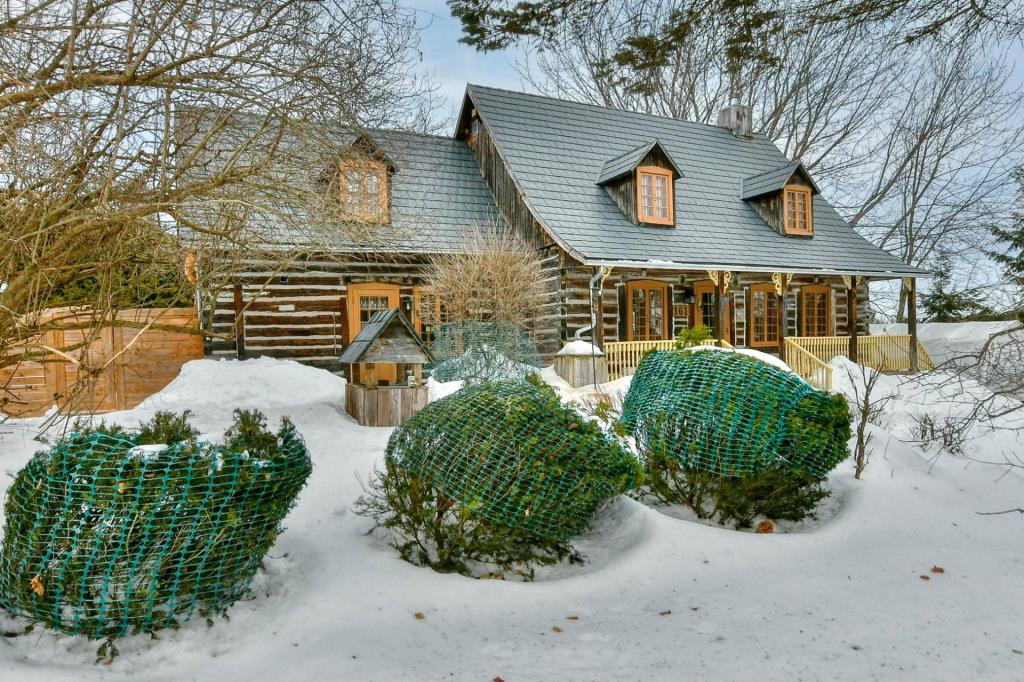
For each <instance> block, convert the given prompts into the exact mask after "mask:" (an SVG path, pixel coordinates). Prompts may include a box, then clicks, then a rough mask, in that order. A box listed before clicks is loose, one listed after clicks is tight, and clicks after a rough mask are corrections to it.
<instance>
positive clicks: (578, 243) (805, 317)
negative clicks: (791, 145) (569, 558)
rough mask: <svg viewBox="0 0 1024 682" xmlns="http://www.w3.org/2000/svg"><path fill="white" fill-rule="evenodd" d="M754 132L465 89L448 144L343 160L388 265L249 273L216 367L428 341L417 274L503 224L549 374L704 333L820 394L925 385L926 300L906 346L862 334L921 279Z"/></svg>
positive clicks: (341, 187) (426, 141) (381, 139)
mask: <svg viewBox="0 0 1024 682" xmlns="http://www.w3.org/2000/svg"><path fill="white" fill-rule="evenodd" d="M751 129H752V122H751V110H750V108H749V107H745V106H741V105H738V104H733V105H731V106H729V107H728V108H726V109H725V110H723V111H722V112H721V114H720V117H719V125H717V126H714V125H705V124H697V123H691V122H687V121H681V120H676V119H671V118H664V117H660V116H653V115H647V114H641V113H634V112H628V111H621V110H616V109H611V108H605V107H600V106H594V105H589V104H581V103H575V102H567V101H560V100H557V99H552V98H549V97H543V96H537V95H529V94H523V93H518V92H511V91H506V90H499V89H495V88H488V87H482V86H478V85H469V86H468V87H467V89H466V94H465V99H464V103H463V105H462V109H461V113H460V115H459V118H458V122H457V125H456V129H455V133H454V135H453V136H451V137H438V136H430V135H419V134H411V133H399V132H388V131H377V132H371V133H365V134H360V135H357V136H354V137H353V139H352V140H351V143H350V144H349V145H348V146H347V147H345V148H344V149H339V151H338V159H337V166H336V169H335V171H334V172H336V173H337V174H338V183H337V184H338V192H339V201H341V202H343V204H345V205H347V206H350V207H352V208H353V210H356V211H358V212H359V213H360V214H362V215H363V216H366V217H369V218H370V219H372V220H379V221H380V222H381V223H382V224H386V225H389V226H394V227H396V228H401V230H402V235H403V236H402V237H401V240H400V243H398V245H397V246H395V248H394V249H393V250H392V252H391V253H389V254H388V255H387V256H386V257H382V256H381V255H380V254H379V253H372V252H371V251H370V250H361V249H359V248H358V246H355V247H353V248H351V249H350V250H349V251H347V252H346V253H344V254H340V255H339V254H338V253H333V254H331V257H330V258H321V259H318V258H317V257H315V256H310V257H308V258H306V259H304V260H303V261H302V262H301V265H296V266H295V267H294V269H292V270H289V271H287V272H281V273H268V272H266V271H264V270H261V267H260V263H259V262H258V259H254V260H253V261H252V262H251V263H250V264H249V268H250V269H249V270H248V271H246V272H239V273H238V275H237V278H236V279H235V281H234V283H233V288H232V289H231V290H228V291H224V292H221V293H220V295H218V296H217V297H216V303H215V306H214V308H213V310H212V315H210V316H208V318H207V319H208V320H209V324H210V325H211V326H212V328H213V329H214V330H215V331H220V332H230V331H232V330H234V332H235V341H234V342H231V341H215V342H214V343H213V344H212V345H211V346H210V348H209V352H210V353H212V354H213V355H215V356H225V355H229V356H241V357H245V356H251V355H271V356H276V357H286V358H294V359H297V360H301V361H303V362H307V363H311V364H316V365H319V366H324V367H327V368H329V369H338V358H339V356H340V354H341V352H342V349H343V348H344V347H345V346H346V344H348V343H349V342H350V341H351V340H352V339H353V338H355V336H356V335H357V334H358V332H359V330H360V329H361V327H362V325H364V324H366V323H367V322H368V320H369V319H370V318H371V317H372V316H373V315H374V314H375V313H376V312H377V311H379V310H383V309H390V308H400V309H402V310H403V312H405V313H406V315H407V317H408V318H409V319H410V320H411V321H412V324H413V327H414V328H415V329H416V330H417V331H418V332H419V333H420V334H423V335H425V336H429V335H430V333H431V331H430V330H431V327H432V326H433V325H436V324H438V323H440V322H442V321H443V311H444V308H443V301H439V300H437V298H436V297H435V296H433V295H432V294H431V292H429V291H427V290H426V289H425V288H424V287H423V286H422V272H423V268H424V266H425V265H426V264H427V263H428V262H429V258H430V256H431V254H435V253H441V252H445V251H450V250H452V249H458V248H459V245H460V243H462V241H463V238H464V236H465V235H466V233H467V231H468V230H470V229H473V227H474V225H477V224H479V223H482V222H488V221H496V224H498V225H500V226H501V227H502V229H508V230H512V231H514V232H515V234H517V235H518V236H519V237H520V238H522V239H523V240H524V241H526V243H528V244H530V245H532V246H533V247H534V248H536V249H537V251H538V252H540V253H541V254H542V255H543V263H544V267H545V271H546V273H547V278H546V280H547V282H548V283H549V285H550V287H551V292H552V296H551V298H550V301H549V302H548V303H547V304H546V305H544V306H543V308H542V309H539V310H538V311H537V315H536V326H535V329H534V330H533V333H534V336H535V340H536V343H537V345H538V348H539V350H540V351H541V353H542V355H544V356H545V358H548V359H550V358H551V357H553V356H554V354H555V353H556V352H557V351H558V350H559V349H560V348H561V346H562V344H563V343H564V342H566V341H567V340H570V339H572V338H573V337H574V336H575V335H577V333H578V332H581V330H582V335H583V336H584V337H587V338H592V339H593V341H594V342H595V343H596V344H597V345H598V346H601V347H602V348H604V349H605V351H606V354H607V355H608V360H609V364H610V367H611V370H612V373H613V375H618V374H621V373H624V372H628V371H629V366H630V365H632V364H635V360H636V358H637V357H638V356H639V354H640V353H642V352H644V351H646V350H649V349H652V348H664V347H669V346H671V343H672V339H673V338H674V337H675V335H676V334H677V333H678V332H679V331H680V330H682V329H684V328H687V327H693V326H694V325H697V324H703V325H706V326H708V327H710V328H711V329H713V331H714V337H715V339H717V340H718V341H717V342H718V343H720V344H723V345H733V346H737V347H750V348H755V349H759V350H763V351H767V352H771V353H775V354H779V355H781V356H783V357H784V358H785V359H786V360H787V361H788V362H790V364H791V365H792V366H793V367H794V369H796V370H797V371H798V372H799V373H801V374H802V375H804V376H805V377H806V378H808V379H809V380H811V381H812V382H813V383H817V384H819V385H827V384H829V383H830V378H829V377H830V373H831V370H830V369H829V368H828V366H827V362H828V360H830V359H831V358H832V357H833V356H835V355H838V354H845V355H849V356H851V357H856V358H859V359H860V361H861V362H864V363H866V364H874V365H875V366H878V367H880V368H882V369H887V370H894V371H915V370H916V369H917V368H918V366H919V365H920V364H921V363H922V362H924V361H925V359H926V354H925V353H924V352H923V349H921V347H920V346H919V344H918V342H917V339H916V325H915V321H916V312H915V309H914V306H913V301H914V299H915V297H914V296H911V297H910V301H911V308H910V320H911V324H910V329H909V331H910V333H909V334H908V335H907V336H906V337H882V338H880V337H870V336H867V318H866V312H867V306H866V305H865V304H866V302H867V297H868V284H869V282H871V281H876V280H883V279H896V278H905V280H906V281H907V282H908V284H909V285H910V286H911V288H913V286H914V282H915V278H917V277H919V276H922V275H923V274H924V273H923V272H921V271H920V270H918V269H916V268H914V267H912V266H909V265H907V264H905V263H903V262H901V261H900V260H899V259H897V258H896V257H894V256H892V255H891V254H889V253H887V252H885V251H883V250H882V249H880V248H878V247H876V246H874V245H873V244H871V243H869V242H868V241H867V240H865V239H864V238H863V237H861V236H860V235H858V234H857V233H856V231H854V229H853V228H852V227H851V226H850V225H849V224H848V223H847V222H846V221H845V220H843V218H842V217H841V216H840V215H839V214H838V213H837V212H836V211H835V209H834V208H833V207H832V206H831V205H830V204H829V203H828V201H827V200H826V199H825V198H824V197H823V196H822V195H821V193H820V191H819V188H818V186H817V185H816V184H815V182H814V179H813V178H812V177H811V174H810V173H809V172H808V171H807V169H806V168H805V167H804V166H803V164H802V163H800V161H799V160H791V159H788V158H786V157H785V156H784V155H783V154H782V152H780V151H779V150H778V148H776V147H775V146H774V144H773V143H772V142H770V141H769V140H768V139H767V138H766V137H764V136H763V135H759V134H752V132H751ZM826 375H828V376H826ZM385 380H386V379H385Z"/></svg>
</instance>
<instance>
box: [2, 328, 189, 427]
mask: <svg viewBox="0 0 1024 682" xmlns="http://www.w3.org/2000/svg"><path fill="white" fill-rule="evenodd" d="M60 314H61V315H62V317H67V312H66V311H64V312H62V313H60ZM85 314H86V313H81V315H85ZM67 319H68V322H73V320H74V318H73V317H71V318H67ZM117 319H118V320H121V321H124V322H131V323H132V325H146V324H159V325H163V326H171V327H190V328H192V329H195V328H196V325H197V321H196V312H195V310H193V309H191V308H155V309H130V310H123V311H121V312H120V313H119V314H118V316H117ZM93 333H94V334H95V332H93ZM87 334H89V331H88V330H77V329H66V330H57V331H49V332H46V333H45V335H44V336H43V338H42V339H41V340H40V343H39V344H38V345H43V346H47V347H49V348H53V349H60V348H68V347H73V346H75V345H76V344H81V343H83V342H84V341H85V340H86V335H87ZM68 355H69V356H70V358H64V357H61V356H60V355H57V354H54V355H52V356H51V357H48V358H46V359H44V360H42V361H39V362H36V361H25V362H21V363H18V364H17V365H15V366H12V367H6V368H2V369H0V411H2V412H5V413H6V414H8V415H10V416H13V417H35V416H39V415H41V414H43V413H45V412H46V411H47V410H48V409H49V408H50V407H51V406H52V405H54V404H56V405H58V406H59V407H60V408H61V410H62V411H65V412H68V413H72V414H84V413H93V412H109V411H111V410H126V409H131V408H133V407H135V406H136V405H138V404H139V403H140V402H142V401H143V400H145V399H146V398H147V397H149V396H150V395H152V394H153V393H156V392H157V391H159V390H160V389H162V388H163V387H164V386H166V385H167V384H169V383H170V382H171V381H172V380H173V379H174V378H175V377H176V376H177V375H178V371H179V370H180V369H181V366H182V365H183V364H185V363H186V362H188V361H189V360H195V359H198V358H201V357H203V341H202V337H200V336H198V335H196V334H191V333H185V332H174V331H166V330H162V329H161V330H157V329H142V328H140V327H138V326H107V327H104V328H103V329H101V330H100V331H99V333H98V334H96V338H95V339H94V340H93V341H92V342H91V343H89V344H88V345H87V346H84V347H82V348H80V349H78V350H75V351H74V352H71V353H69V354H68Z"/></svg>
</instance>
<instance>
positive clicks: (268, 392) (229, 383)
mask: <svg viewBox="0 0 1024 682" xmlns="http://www.w3.org/2000/svg"><path fill="white" fill-rule="evenodd" d="M344 397H345V380H344V379H342V378H341V377H338V376H335V375H334V374H331V373H330V372H325V371H323V370H319V369H316V368H314V367H309V366H307V365H301V364H299V363H297V362H294V361H292V360H275V359H273V358H254V359H252V360H210V359H205V360H193V361H191V362H187V363H185V365H183V366H182V368H181V373H180V374H178V376H177V378H176V379H175V380H174V381H172V382H171V383H170V384H168V385H167V386H165V387H164V389H163V390H161V391H160V392H159V393H155V394H153V395H151V396H150V397H148V398H146V399H145V400H144V401H143V402H142V404H140V405H139V406H138V408H136V409H137V410H139V411H141V412H150V411H154V410H183V409H190V410H192V411H193V412H200V411H202V410H207V409H209V410H221V409H223V408H224V407H225V406H227V407H230V408H231V409H235V408H241V409H260V410H263V411H267V410H284V409H289V408H294V407H295V406H298V405H310V404H317V403H336V404H340V403H341V402H342V401H343V400H344Z"/></svg>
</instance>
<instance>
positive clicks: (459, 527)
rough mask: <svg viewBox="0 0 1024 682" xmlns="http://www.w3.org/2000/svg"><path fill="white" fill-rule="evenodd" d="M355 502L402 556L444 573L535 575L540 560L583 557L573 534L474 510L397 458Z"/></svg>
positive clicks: (529, 577) (544, 562) (526, 577)
mask: <svg viewBox="0 0 1024 682" xmlns="http://www.w3.org/2000/svg"><path fill="white" fill-rule="evenodd" d="M365 492H366V493H367V494H366V495H365V496H363V497H361V498H360V499H359V500H358V501H357V502H356V505H355V511H356V513H357V514H359V515H360V516H365V517H368V518H371V519H373V520H374V522H375V524H376V528H377V529H380V530H383V531H384V534H385V536H386V537H387V539H388V540H389V541H390V542H391V544H392V545H393V546H394V547H395V549H397V550H398V551H399V553H400V554H401V556H402V558H403V559H405V560H406V561H408V562H409V563H412V564H415V565H417V566H430V567H431V568H433V569H434V570H435V571H438V572H441V573H461V574H462V575H467V576H477V577H501V578H505V577H508V576H519V577H521V578H522V579H524V580H532V579H533V577H534V570H535V567H536V566H542V565H550V564H554V563H558V562H559V561H562V560H565V559H568V560H569V561H570V562H573V563H578V562H581V561H582V560H583V559H582V557H581V556H580V555H579V553H578V552H576V551H575V550H574V549H573V547H572V543H570V542H569V541H567V540H548V539H545V538H539V537H537V536H535V535H531V534H529V533H526V532H524V531H522V530H520V529H517V528H510V527H508V526H505V525H502V524H500V523H494V522H493V521H489V520H488V519H486V518H484V517H482V516H480V515H478V514H474V513H473V512H472V509H471V507H469V506H467V505H461V504H457V503H456V502H455V501H454V500H452V499H451V498H450V497H446V496H445V495H444V493H442V492H441V491H440V490H438V489H437V488H436V487H434V486H433V485H431V483H430V482H429V481H427V480H425V479H423V478H420V477H418V476H413V475H412V474H410V473H409V472H408V471H406V470H405V469H404V468H403V467H401V466H399V465H398V464H397V463H396V462H395V461H394V460H393V459H387V460H385V463H384V470H383V471H375V472H374V473H373V476H372V477H371V479H370V482H369V485H368V486H367V487H366V490H365Z"/></svg>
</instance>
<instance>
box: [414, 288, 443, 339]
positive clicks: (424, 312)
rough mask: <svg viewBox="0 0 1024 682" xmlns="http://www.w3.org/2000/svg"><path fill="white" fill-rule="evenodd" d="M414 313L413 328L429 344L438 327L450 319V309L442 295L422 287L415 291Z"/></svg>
mask: <svg viewBox="0 0 1024 682" xmlns="http://www.w3.org/2000/svg"><path fill="white" fill-rule="evenodd" d="M412 315H413V317H412V325H413V328H414V329H415V330H416V331H417V332H419V334H420V336H421V337H422V338H423V340H424V341H426V342H427V343H428V344H431V343H433V341H434V336H435V335H436V333H437V328H438V327H440V326H441V325H442V324H444V323H445V322H447V321H448V311H447V310H445V306H444V304H443V303H442V302H441V297H440V296H439V295H438V294H435V293H434V292H432V291H430V290H429V289H423V288H420V287H417V288H416V290H415V291H414V292H413V310H412Z"/></svg>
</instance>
